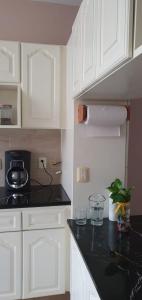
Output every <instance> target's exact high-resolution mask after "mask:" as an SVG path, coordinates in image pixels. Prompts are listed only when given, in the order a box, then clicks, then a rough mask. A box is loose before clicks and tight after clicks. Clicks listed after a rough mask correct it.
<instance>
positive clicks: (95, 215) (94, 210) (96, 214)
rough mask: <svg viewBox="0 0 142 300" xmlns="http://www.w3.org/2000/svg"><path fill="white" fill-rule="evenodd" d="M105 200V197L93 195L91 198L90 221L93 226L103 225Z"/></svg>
mask: <svg viewBox="0 0 142 300" xmlns="http://www.w3.org/2000/svg"><path fill="white" fill-rule="evenodd" d="M105 200H106V199H105V197H104V196H103V195H100V194H92V195H91V196H89V204H90V219H91V224H92V225H97V226H101V225H103V215H104V202H105Z"/></svg>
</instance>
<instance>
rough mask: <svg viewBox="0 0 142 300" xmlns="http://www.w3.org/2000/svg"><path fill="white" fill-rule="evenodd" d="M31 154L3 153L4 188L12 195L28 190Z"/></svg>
mask: <svg viewBox="0 0 142 300" xmlns="http://www.w3.org/2000/svg"><path fill="white" fill-rule="evenodd" d="M30 162H31V153H30V152H29V151H25V150H9V151H6V152H5V187H6V190H8V191H12V192H13V193H18V192H24V191H28V190H29V189H30Z"/></svg>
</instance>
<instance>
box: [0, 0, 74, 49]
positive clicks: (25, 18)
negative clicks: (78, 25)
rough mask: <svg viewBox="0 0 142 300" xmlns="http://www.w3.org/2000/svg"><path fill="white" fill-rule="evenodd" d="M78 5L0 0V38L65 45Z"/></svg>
mask: <svg viewBox="0 0 142 300" xmlns="http://www.w3.org/2000/svg"><path fill="white" fill-rule="evenodd" d="M77 10H78V7H76V6H67V5H56V4H49V3H45V2H43V3H42V2H36V1H32V0H0V40H16V41H22V42H33V43H48V44H58V45H65V44H66V43H67V41H68V38H69V36H70V33H71V28H72V24H73V21H74V18H75V16H76V13H77Z"/></svg>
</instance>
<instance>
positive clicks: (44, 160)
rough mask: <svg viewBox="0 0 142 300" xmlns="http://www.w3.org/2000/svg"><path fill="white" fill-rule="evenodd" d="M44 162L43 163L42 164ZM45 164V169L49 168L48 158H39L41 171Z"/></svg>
mask: <svg viewBox="0 0 142 300" xmlns="http://www.w3.org/2000/svg"><path fill="white" fill-rule="evenodd" d="M42 160H43V163H42V162H41V161H42ZM43 164H44V167H45V168H46V167H47V158H46V157H39V158H38V167H39V169H43Z"/></svg>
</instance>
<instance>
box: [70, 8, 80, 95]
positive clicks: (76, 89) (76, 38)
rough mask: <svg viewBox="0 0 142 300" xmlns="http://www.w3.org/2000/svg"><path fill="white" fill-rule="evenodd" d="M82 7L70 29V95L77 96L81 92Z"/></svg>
mask: <svg viewBox="0 0 142 300" xmlns="http://www.w3.org/2000/svg"><path fill="white" fill-rule="evenodd" d="M81 24H82V6H81V7H80V9H79V12H78V14H77V17H76V19H75V22H74V25H73V28H72V50H73V61H72V64H73V69H72V72H73V75H72V76H73V79H72V84H73V86H72V95H73V96H77V95H78V94H79V93H80V91H81V74H82V31H81V29H82V26H81Z"/></svg>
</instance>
